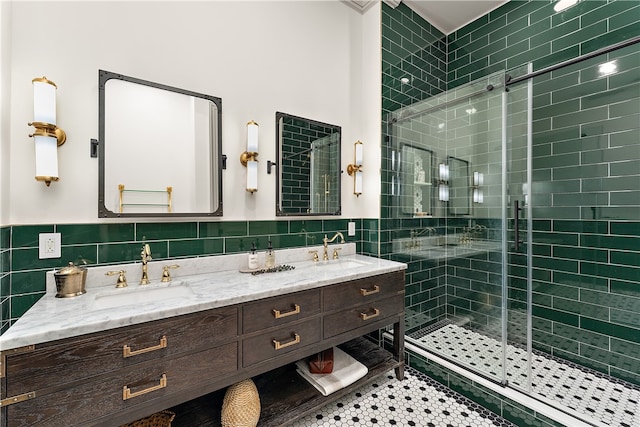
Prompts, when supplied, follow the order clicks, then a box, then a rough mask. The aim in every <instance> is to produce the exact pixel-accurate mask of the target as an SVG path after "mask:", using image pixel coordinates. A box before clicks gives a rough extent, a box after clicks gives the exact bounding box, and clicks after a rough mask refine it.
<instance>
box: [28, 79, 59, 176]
mask: <svg viewBox="0 0 640 427" xmlns="http://www.w3.org/2000/svg"><path fill="white" fill-rule="evenodd" d="M31 82H32V83H33V122H31V123H29V126H33V127H34V128H35V132H33V133H32V134H30V135H29V136H30V137H33V138H34V140H35V152H36V180H38V181H44V183H45V184H46V185H47V187H48V186H49V185H51V181H58V180H59V179H60V178H59V177H58V149H57V147H59V146H61V145H62V144H64V143H65V141H66V140H67V134H66V133H65V132H64V131H63V130H62V129H60V128H59V127H57V126H56V90H57V89H58V87H57V86H56V84H55V83H54V82H52V81H51V80H49V79H47V78H46V77H36V78H35V79H33V80H31Z"/></svg>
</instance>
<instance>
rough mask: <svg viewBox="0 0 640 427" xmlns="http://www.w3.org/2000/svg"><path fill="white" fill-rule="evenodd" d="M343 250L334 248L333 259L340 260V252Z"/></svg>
mask: <svg viewBox="0 0 640 427" xmlns="http://www.w3.org/2000/svg"><path fill="white" fill-rule="evenodd" d="M341 250H342V248H333V259H338V251H341Z"/></svg>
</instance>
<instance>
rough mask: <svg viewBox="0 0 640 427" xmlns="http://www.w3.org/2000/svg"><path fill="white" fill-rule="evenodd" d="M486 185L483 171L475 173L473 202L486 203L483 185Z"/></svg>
mask: <svg viewBox="0 0 640 427" xmlns="http://www.w3.org/2000/svg"><path fill="white" fill-rule="evenodd" d="M483 185H484V174H483V173H482V172H474V173H473V192H472V200H473V203H480V204H481V203H484V192H483V190H482V186H483Z"/></svg>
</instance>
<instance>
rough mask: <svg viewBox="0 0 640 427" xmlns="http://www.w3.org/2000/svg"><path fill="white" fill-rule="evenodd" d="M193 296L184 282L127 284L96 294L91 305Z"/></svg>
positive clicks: (102, 307)
mask: <svg viewBox="0 0 640 427" xmlns="http://www.w3.org/2000/svg"><path fill="white" fill-rule="evenodd" d="M190 296H193V291H192V290H191V288H190V287H189V285H188V284H186V283H185V282H174V283H170V284H164V283H163V284H159V285H153V284H152V285H142V286H141V285H133V286H132V285H129V286H128V287H126V288H124V289H113V290H110V291H108V292H102V293H99V294H97V295H96V298H95V300H94V301H93V307H94V308H95V309H97V310H100V309H105V308H116V307H122V306H125V305H140V304H147V303H153V302H159V301H175V300H176V299H181V298H188V297H190Z"/></svg>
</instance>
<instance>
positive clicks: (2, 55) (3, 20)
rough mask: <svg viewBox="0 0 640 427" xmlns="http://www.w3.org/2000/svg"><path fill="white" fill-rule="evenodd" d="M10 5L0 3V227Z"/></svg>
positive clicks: (3, 220)
mask: <svg viewBox="0 0 640 427" xmlns="http://www.w3.org/2000/svg"><path fill="white" fill-rule="evenodd" d="M10 16H11V3H9V2H5V1H0V225H7V224H9V183H10V179H9V177H10V175H9V154H10V151H9V148H10V146H9V121H10V114H9V109H10V107H11V105H10V101H11V90H10V80H11V66H10V64H11V61H10V58H11V20H10Z"/></svg>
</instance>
